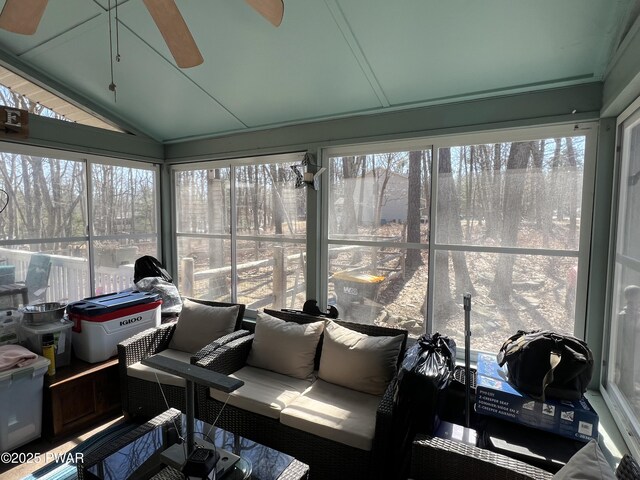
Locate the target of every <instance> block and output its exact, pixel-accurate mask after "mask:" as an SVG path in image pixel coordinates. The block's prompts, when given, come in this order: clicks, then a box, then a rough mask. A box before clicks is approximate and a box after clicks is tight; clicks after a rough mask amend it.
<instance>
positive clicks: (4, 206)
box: [0, 188, 9, 213]
mask: <svg viewBox="0 0 640 480" xmlns="http://www.w3.org/2000/svg"><path fill="white" fill-rule="evenodd" d="M0 192H2V193H4V194H5V196H6V197H7V199H6V200H5V202H4V205H3V206H2V208H0V213H2V212H4V210H5V208H7V207H8V206H9V194H8V193H7V192H6V191H5V190H3V189H2V188H0Z"/></svg>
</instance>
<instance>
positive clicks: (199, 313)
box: [169, 299, 240, 353]
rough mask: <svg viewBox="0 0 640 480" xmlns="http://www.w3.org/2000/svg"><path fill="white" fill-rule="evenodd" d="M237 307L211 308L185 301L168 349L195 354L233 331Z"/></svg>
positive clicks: (236, 317) (238, 308)
mask: <svg viewBox="0 0 640 480" xmlns="http://www.w3.org/2000/svg"><path fill="white" fill-rule="evenodd" d="M239 311H240V306H239V305H233V306H230V307H212V306H210V305H204V304H202V303H197V302H192V301H191V300H188V299H185V301H184V303H183V304H182V311H181V312H180V317H178V323H177V324H176V329H175V331H174V332H173V335H172V337H171V341H170V342H169V348H172V349H174V350H180V351H182V352H189V353H196V352H197V351H198V350H200V349H201V348H202V347H205V346H206V345H208V344H210V343H211V342H213V341H214V340H217V339H218V338H220V337H222V336H224V335H227V334H229V333H231V332H233V330H234V329H235V326H236V321H237V319H238V312H239Z"/></svg>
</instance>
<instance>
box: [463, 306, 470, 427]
mask: <svg viewBox="0 0 640 480" xmlns="http://www.w3.org/2000/svg"><path fill="white" fill-rule="evenodd" d="M463 298H464V400H465V407H464V422H465V424H464V426H465V427H467V428H469V424H470V423H471V420H470V416H471V412H470V410H471V294H470V293H465V294H464V296H463Z"/></svg>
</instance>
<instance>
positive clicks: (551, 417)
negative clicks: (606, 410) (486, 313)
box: [475, 353, 598, 442]
mask: <svg viewBox="0 0 640 480" xmlns="http://www.w3.org/2000/svg"><path fill="white" fill-rule="evenodd" d="M475 408H476V412H477V413H480V414H483V415H491V416H493V417H496V418H501V419H503V420H508V421H511V422H516V423H520V424H523V425H527V426H530V427H533V428H537V429H539V430H544V431H547V432H551V433H555V434H558V435H562V436H564V437H567V438H571V439H574V440H581V441H583V442H588V441H589V440H591V439H592V438H595V439H597V438H598V414H597V413H596V412H595V411H594V410H593V407H591V405H590V404H589V402H588V401H587V400H586V399H585V398H584V397H583V398H582V399H580V400H577V401H573V402H569V401H561V400H546V401H545V402H539V401H537V400H533V399H532V398H531V397H528V396H526V395H524V394H522V393H520V392H518V391H517V390H516V389H515V388H513V386H512V385H510V384H509V382H508V381H507V373H506V368H501V367H500V366H499V365H498V362H497V361H496V359H495V356H494V355H487V354H483V353H480V354H478V380H477V388H476V405H475Z"/></svg>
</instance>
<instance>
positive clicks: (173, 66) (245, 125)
mask: <svg viewBox="0 0 640 480" xmlns="http://www.w3.org/2000/svg"><path fill="white" fill-rule="evenodd" d="M120 23H121V24H122V26H123V27H124V28H126V29H127V30H129V32H131V34H132V35H133V36H135V37H136V38H137V39H138V40H140V41H141V42H142V43H144V44H145V45H146V46H147V47H149V48H150V49H151V51H153V52H154V53H155V54H156V55H158V56H159V57H160V58H161V59H162V60H164V61H165V62H166V63H168V64H169V66H170V67H172V68H174V69H175V70H176V71H177V72H178V73H179V74H180V75H182V76H183V77H184V78H186V79H187V80H188V81H190V82H191V83H192V84H193V85H195V86H196V87H197V88H198V89H200V90H201V91H202V92H203V93H204V94H205V95H206V96H207V97H209V98H210V99H211V100H213V101H214V102H215V103H217V104H218V105H219V106H220V108H222V109H223V110H224V111H225V112H227V113H228V114H229V115H231V116H232V117H233V118H234V119H235V120H237V121H238V122H239V123H240V124H242V126H243V127H244V128H249V125H247V124H246V123H245V122H243V121H242V120H240V119H239V118H238V116H237V115H235V114H234V113H233V112H232V111H231V110H229V109H228V108H227V107H226V106H225V105H224V104H223V103H222V102H220V101H219V100H218V99H217V98H216V97H214V96H213V95H212V94H211V93H209V92H208V91H207V90H205V89H204V88H203V87H202V86H201V85H200V84H199V83H198V82H196V81H195V80H193V78H191V77H190V76H189V75H187V74H186V73H185V71H184V70H183V69H181V68H179V67H178V66H177V65H175V64H174V63H173V62H172V61H171V60H169V59H168V58H167V57H165V56H164V55H162V54H161V53H160V52H159V51H158V50H156V49H155V48H153V46H152V45H151V44H149V43H148V42H147V41H145V40H144V39H143V38H142V37H140V36H139V35H138V34H137V33H136V32H135V31H134V30H132V29H131V28H130V27H129V26H127V25H126V24H125V23H124V22H122V20H121V21H120Z"/></svg>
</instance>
